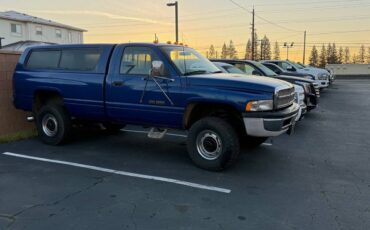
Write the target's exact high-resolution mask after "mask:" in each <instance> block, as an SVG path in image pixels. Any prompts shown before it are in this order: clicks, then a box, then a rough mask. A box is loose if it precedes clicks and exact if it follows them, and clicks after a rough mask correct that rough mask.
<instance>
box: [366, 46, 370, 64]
mask: <svg viewBox="0 0 370 230" xmlns="http://www.w3.org/2000/svg"><path fill="white" fill-rule="evenodd" d="M367 64H370V47H368V48H367Z"/></svg>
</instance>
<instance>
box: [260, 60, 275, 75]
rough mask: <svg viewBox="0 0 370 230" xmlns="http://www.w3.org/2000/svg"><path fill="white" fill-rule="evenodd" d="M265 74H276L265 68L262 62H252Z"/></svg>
mask: <svg viewBox="0 0 370 230" xmlns="http://www.w3.org/2000/svg"><path fill="white" fill-rule="evenodd" d="M254 64H255V65H256V66H257V67H258V68H259V69H260V70H261V71H262V72H263V73H264V74H265V75H266V76H268V77H274V76H277V74H276V73H275V72H274V71H272V70H270V69H269V68H267V67H266V66H264V65H263V64H261V63H259V62H255V63H254Z"/></svg>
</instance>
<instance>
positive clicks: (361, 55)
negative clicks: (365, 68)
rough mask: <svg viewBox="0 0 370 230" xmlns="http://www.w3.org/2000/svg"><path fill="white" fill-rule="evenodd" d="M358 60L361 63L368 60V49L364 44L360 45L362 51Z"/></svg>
mask: <svg viewBox="0 0 370 230" xmlns="http://www.w3.org/2000/svg"><path fill="white" fill-rule="evenodd" d="M357 57H358V62H359V63H360V64H364V63H365V61H366V50H365V46H364V45H361V47H360V51H359V53H358V56H357Z"/></svg>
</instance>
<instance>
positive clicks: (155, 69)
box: [150, 61, 164, 77]
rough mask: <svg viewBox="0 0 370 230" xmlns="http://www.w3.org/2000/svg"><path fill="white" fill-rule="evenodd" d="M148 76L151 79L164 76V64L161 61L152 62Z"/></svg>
mask: <svg viewBox="0 0 370 230" xmlns="http://www.w3.org/2000/svg"><path fill="white" fill-rule="evenodd" d="M150 76H152V77H160V76H164V64H163V62H162V61H152V69H151V70H150Z"/></svg>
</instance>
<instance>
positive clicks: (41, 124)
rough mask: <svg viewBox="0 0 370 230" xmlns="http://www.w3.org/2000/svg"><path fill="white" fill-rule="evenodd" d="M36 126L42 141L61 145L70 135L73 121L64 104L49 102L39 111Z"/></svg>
mask: <svg viewBox="0 0 370 230" xmlns="http://www.w3.org/2000/svg"><path fill="white" fill-rule="evenodd" d="M36 127H37V131H38V135H39V138H40V139H41V141H42V142H44V143H45V144H48V145H61V144H63V143H65V142H66V141H67V140H68V139H69V137H70V134H71V130H72V122H71V119H70V117H69V115H68V112H67V111H66V109H65V108H64V107H63V106H61V105H57V104H47V105H45V106H43V107H42V108H41V109H40V110H39V111H38V112H37V115H36Z"/></svg>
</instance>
